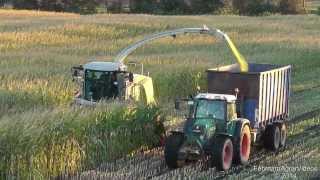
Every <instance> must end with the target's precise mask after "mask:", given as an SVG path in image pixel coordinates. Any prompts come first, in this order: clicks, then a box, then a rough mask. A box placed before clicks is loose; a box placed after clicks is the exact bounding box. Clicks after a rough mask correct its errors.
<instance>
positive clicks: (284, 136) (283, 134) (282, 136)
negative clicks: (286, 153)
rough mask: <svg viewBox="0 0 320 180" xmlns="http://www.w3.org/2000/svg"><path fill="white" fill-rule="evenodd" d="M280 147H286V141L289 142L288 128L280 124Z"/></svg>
mask: <svg viewBox="0 0 320 180" xmlns="http://www.w3.org/2000/svg"><path fill="white" fill-rule="evenodd" d="M279 128H280V147H285V146H286V140H287V127H286V125H285V123H282V124H280V126H279Z"/></svg>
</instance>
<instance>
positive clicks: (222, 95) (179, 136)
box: [164, 64, 291, 171]
mask: <svg viewBox="0 0 320 180" xmlns="http://www.w3.org/2000/svg"><path fill="white" fill-rule="evenodd" d="M248 67H249V68H248V72H241V71H240V67H239V65H238V64H234V65H230V66H225V67H221V68H217V69H209V70H208V71H207V72H208V93H200V94H198V95H196V96H195V97H194V98H192V99H189V100H187V104H188V107H189V108H188V109H189V110H188V115H187V117H186V119H185V121H184V126H183V128H181V129H182V130H177V131H172V132H171V134H170V136H168V138H167V139H166V141H165V149H164V154H165V161H166V164H167V165H168V166H169V168H178V167H181V166H183V165H184V164H185V163H186V162H188V161H189V162H190V161H196V160H199V159H201V158H202V157H210V158H209V159H210V164H213V165H215V166H216V167H217V168H218V169H219V170H224V171H226V170H228V169H230V167H231V166H232V163H233V162H234V163H236V164H247V163H248V161H249V158H250V153H251V145H253V144H254V143H259V142H260V143H262V144H264V145H265V147H266V148H268V149H271V150H275V151H276V150H278V149H279V148H280V147H284V146H285V141H286V126H285V121H286V119H287V118H288V99H289V94H290V92H289V85H290V72H291V66H277V65H268V64H249V65H248ZM180 103H181V101H177V102H176V105H175V106H176V109H180V106H181V105H180Z"/></svg>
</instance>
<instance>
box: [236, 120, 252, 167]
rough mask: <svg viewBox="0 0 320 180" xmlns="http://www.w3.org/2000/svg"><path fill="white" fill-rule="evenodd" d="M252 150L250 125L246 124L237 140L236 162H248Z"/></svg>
mask: <svg viewBox="0 0 320 180" xmlns="http://www.w3.org/2000/svg"><path fill="white" fill-rule="evenodd" d="M250 151H251V133H250V128H249V126H248V125H244V126H243V127H242V130H241V131H240V135H239V136H238V139H236V141H235V153H234V156H235V162H236V163H238V164H247V163H248V161H249V156H250Z"/></svg>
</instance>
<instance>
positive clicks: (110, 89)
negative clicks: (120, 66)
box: [84, 70, 118, 101]
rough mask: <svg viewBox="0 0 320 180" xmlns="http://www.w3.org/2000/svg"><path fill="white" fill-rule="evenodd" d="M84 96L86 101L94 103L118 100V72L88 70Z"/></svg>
mask: <svg viewBox="0 0 320 180" xmlns="http://www.w3.org/2000/svg"><path fill="white" fill-rule="evenodd" d="M84 96H85V99H87V100H93V101H99V100H101V99H110V98H116V97H117V96H118V82H117V74H116V72H103V71H93V70H86V72H85V92H84Z"/></svg>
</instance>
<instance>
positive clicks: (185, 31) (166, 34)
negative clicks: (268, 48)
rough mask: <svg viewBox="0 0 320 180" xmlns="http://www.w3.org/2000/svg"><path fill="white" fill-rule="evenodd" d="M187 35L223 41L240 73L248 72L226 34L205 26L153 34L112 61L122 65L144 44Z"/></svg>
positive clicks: (242, 58)
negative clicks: (203, 36)
mask: <svg viewBox="0 0 320 180" xmlns="http://www.w3.org/2000/svg"><path fill="white" fill-rule="evenodd" d="M188 33H190V34H191V33H194V34H207V35H210V36H215V37H217V38H219V39H222V40H224V41H225V42H226V43H227V45H228V47H229V48H230V50H231V52H232V54H233V55H234V57H235V59H236V61H237V63H238V64H239V66H240V71H241V72H248V69H249V68H248V63H247V61H246V59H245V58H244V57H243V56H242V55H241V53H240V52H239V51H238V49H237V48H236V46H235V45H234V43H233V42H232V41H231V39H230V38H229V36H228V35H227V34H225V33H224V32H222V31H221V30H219V29H215V28H212V29H210V28H208V27H207V26H204V27H202V28H181V29H176V30H171V31H165V32H161V33H157V34H153V35H150V36H147V37H146V38H144V39H142V40H140V41H138V42H136V43H134V44H133V45H131V46H129V47H127V48H125V49H123V50H122V51H121V52H120V53H119V54H118V55H117V56H116V57H115V59H114V61H115V62H118V63H123V61H124V60H125V59H126V58H127V56H129V55H130V54H131V53H132V52H133V51H135V50H136V49H137V48H139V47H141V46H143V45H144V44H146V43H148V42H150V41H153V40H156V39H160V38H164V37H169V36H171V37H176V36H177V35H179V34H188Z"/></svg>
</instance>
